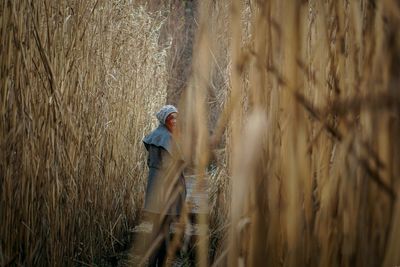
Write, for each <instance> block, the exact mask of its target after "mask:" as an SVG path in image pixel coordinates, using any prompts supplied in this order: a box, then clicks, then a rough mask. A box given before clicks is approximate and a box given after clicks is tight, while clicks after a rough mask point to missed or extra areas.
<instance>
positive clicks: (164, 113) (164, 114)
mask: <svg viewBox="0 0 400 267" xmlns="http://www.w3.org/2000/svg"><path fill="white" fill-rule="evenodd" d="M177 115H178V110H177V108H176V107H174V106H173V105H165V106H163V107H162V108H161V109H160V110H159V111H158V112H157V114H156V117H157V119H158V121H159V122H160V123H161V124H164V125H165V126H166V127H167V128H168V130H169V131H170V132H172V131H173V130H174V129H175V127H176V119H177Z"/></svg>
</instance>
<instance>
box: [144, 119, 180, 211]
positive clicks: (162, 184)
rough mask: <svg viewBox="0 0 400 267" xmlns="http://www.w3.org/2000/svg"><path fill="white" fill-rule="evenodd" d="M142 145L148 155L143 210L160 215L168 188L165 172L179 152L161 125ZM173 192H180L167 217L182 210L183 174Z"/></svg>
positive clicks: (166, 199) (166, 197)
mask: <svg viewBox="0 0 400 267" xmlns="http://www.w3.org/2000/svg"><path fill="white" fill-rule="evenodd" d="M143 143H144V145H145V147H146V149H147V151H148V153H149V154H148V158H147V165H148V167H149V176H148V180H147V187H146V196H145V204H144V210H145V211H147V212H152V213H161V212H162V211H163V209H164V208H165V206H166V204H167V202H168V196H166V193H167V192H166V191H167V189H168V188H169V186H170V184H169V183H168V181H166V178H165V176H166V172H167V170H168V168H170V167H171V165H172V163H173V162H174V160H177V159H176V157H177V155H179V151H177V149H176V147H177V145H176V144H175V142H174V141H173V140H172V135H171V133H170V132H169V131H168V129H167V128H166V127H165V126H164V125H162V124H160V125H159V126H158V127H157V128H156V129H155V130H154V131H152V132H151V133H150V134H149V135H147V136H146V137H145V138H144V139H143ZM174 157H175V158H174ZM174 190H179V191H180V192H179V194H178V198H177V199H176V201H174V202H173V203H172V204H171V206H170V208H169V210H168V212H167V214H168V215H179V214H180V212H181V210H182V207H183V204H184V201H185V198H186V187H185V179H184V177H183V174H179V178H178V182H176V185H174Z"/></svg>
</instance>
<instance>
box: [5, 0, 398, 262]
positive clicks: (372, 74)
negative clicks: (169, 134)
mask: <svg viewBox="0 0 400 267" xmlns="http://www.w3.org/2000/svg"><path fill="white" fill-rule="evenodd" d="M141 2H143V1H141ZM156 2H157V1H152V4H149V6H152V10H157V6H159V7H160V8H165V5H163V4H162V3H159V4H158V5H157V3H156ZM172 2H173V1H170V2H169V3H172ZM0 10H1V13H0V14H1V17H0V20H1V32H0V33H1V39H2V44H1V47H0V51H1V61H0V64H1V65H0V70H1V80H0V82H1V88H2V89H1V90H2V91H1V99H0V103H1V107H0V112H1V114H0V116H1V123H0V140H1V154H0V155H1V158H0V184H1V188H0V192H1V193H0V199H1V206H0V223H1V225H2V227H1V228H0V234H1V239H0V263H1V264H2V265H6V264H8V263H10V264H13V265H27V266H30V265H40V266H42V265H50V266H59V265H84V264H89V265H90V264H94V263H96V258H97V257H99V256H101V255H102V254H104V253H107V252H110V251H111V250H112V249H113V245H115V244H117V243H118V242H122V241H121V238H122V237H123V234H124V232H125V231H126V230H127V229H128V228H129V227H132V226H133V225H134V224H135V220H136V219H137V216H138V212H139V211H140V208H141V203H142V199H143V194H144V192H143V189H144V184H145V177H146V173H147V172H146V167H145V158H146V154H145V151H144V149H143V146H142V144H141V139H142V138H143V136H144V134H146V133H147V132H149V131H150V130H151V129H152V128H153V127H154V126H155V120H154V119H149V118H152V116H153V113H154V111H155V110H156V109H157V108H159V107H160V106H161V105H163V104H164V103H165V100H166V97H167V95H166V87H167V84H168V82H169V80H168V79H169V70H168V63H167V62H168V56H171V55H169V54H168V53H170V50H169V47H170V43H169V42H166V40H168V38H164V41H163V42H160V39H159V38H160V35H161V32H162V26H163V23H165V21H166V20H167V17H168V16H170V17H168V18H169V19H171V16H173V14H169V13H168V12H169V11H166V10H164V9H160V11H152V12H150V11H149V10H148V9H146V4H145V3H141V4H135V3H132V2H130V1H104V0H98V1H67V0H62V1H58V2H57V3H56V2H53V1H49V0H40V1H35V2H30V1H3V2H2V4H0ZM198 11H199V15H198V17H197V18H196V22H195V23H196V27H197V32H196V37H195V45H194V50H193V51H194V53H193V74H192V75H191V77H190V79H189V80H188V84H187V88H186V90H185V93H184V95H183V97H182V99H181V100H180V110H181V120H182V121H181V122H182V137H183V140H182V145H183V151H184V155H185V159H186V160H187V162H191V163H192V165H193V166H194V168H195V169H196V172H197V173H201V174H203V173H204V172H205V170H206V168H207V166H208V164H209V162H210V159H212V158H214V161H215V164H216V166H217V168H216V171H215V172H214V173H213V175H211V176H210V178H209V179H210V192H211V193H210V195H211V199H210V202H209V203H208V204H209V208H210V214H209V215H208V216H201V217H200V218H199V220H200V222H204V223H208V224H209V225H210V228H211V235H210V236H205V237H202V238H201V239H200V240H199V241H200V242H199V244H198V246H197V249H198V255H199V257H198V258H197V261H198V265H199V266H209V265H214V266H264V265H269V266H397V265H400V256H399V255H400V254H399V253H398V247H399V245H400V244H399V240H400V204H399V200H398V194H399V191H400V189H399V175H400V169H399V165H398V162H399V160H400V156H399V155H400V153H399V152H400V144H399V143H398V141H397V139H398V136H400V122H399V115H400V96H399V93H398V86H399V83H400V80H399V77H400V65H399V62H400V34H399V31H398V30H397V28H398V25H399V22H400V8H399V6H398V4H397V3H396V2H395V1H393V0H384V1H383V0H382V1H367V0H358V1H334V0H328V1H323V2H322V1H317V0H309V1H288V0H285V1H253V0H249V1H239V0H232V1H200V3H199V6H198ZM171 12H172V11H171ZM22 14H25V15H22ZM178 19H179V18H178ZM219 110H220V112H217V111H219ZM215 113H217V114H218V116H216V114H215ZM216 117H217V118H218V119H217V121H216V122H214V121H213V120H214V119H215V118H216ZM214 124H215V127H214V128H213V129H210V125H214ZM210 131H212V132H213V136H212V137H211V138H210ZM204 205H207V203H204ZM175 248H176V247H173V248H171V249H175ZM209 255H212V256H209Z"/></svg>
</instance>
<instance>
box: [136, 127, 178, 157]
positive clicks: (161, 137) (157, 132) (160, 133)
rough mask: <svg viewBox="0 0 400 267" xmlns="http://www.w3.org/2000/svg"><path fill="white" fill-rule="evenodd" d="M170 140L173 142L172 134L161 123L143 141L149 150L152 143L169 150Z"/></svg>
mask: <svg viewBox="0 0 400 267" xmlns="http://www.w3.org/2000/svg"><path fill="white" fill-rule="evenodd" d="M170 142H171V134H170V133H169V131H168V130H167V128H166V127H165V126H163V125H159V126H158V127H157V128H156V129H154V130H153V131H152V132H151V133H149V134H148V135H147V136H146V137H145V138H144V139H143V143H144V145H145V146H146V149H147V150H148V149H149V147H150V146H151V145H152V146H157V147H161V148H164V149H165V150H167V151H169V150H170Z"/></svg>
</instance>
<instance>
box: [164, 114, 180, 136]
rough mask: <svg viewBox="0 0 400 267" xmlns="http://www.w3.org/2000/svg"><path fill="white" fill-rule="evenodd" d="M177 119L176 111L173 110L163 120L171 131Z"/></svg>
mask: <svg viewBox="0 0 400 267" xmlns="http://www.w3.org/2000/svg"><path fill="white" fill-rule="evenodd" d="M177 119H178V114H177V113H176V112H173V113H171V114H169V115H168V117H167V119H166V120H165V122H166V123H165V124H166V125H167V128H168V129H169V130H170V131H171V132H172V131H173V130H174V129H175V128H176V122H177Z"/></svg>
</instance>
